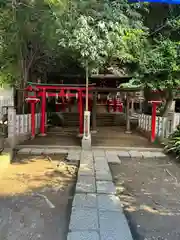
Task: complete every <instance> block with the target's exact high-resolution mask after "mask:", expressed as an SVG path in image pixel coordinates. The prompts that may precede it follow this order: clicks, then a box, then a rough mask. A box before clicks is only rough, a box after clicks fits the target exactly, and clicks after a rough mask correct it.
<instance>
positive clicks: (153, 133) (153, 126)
mask: <svg viewBox="0 0 180 240" xmlns="http://www.w3.org/2000/svg"><path fill="white" fill-rule="evenodd" d="M150 103H151V104H152V117H151V142H155V140H156V109H157V105H158V104H160V103H161V101H150Z"/></svg>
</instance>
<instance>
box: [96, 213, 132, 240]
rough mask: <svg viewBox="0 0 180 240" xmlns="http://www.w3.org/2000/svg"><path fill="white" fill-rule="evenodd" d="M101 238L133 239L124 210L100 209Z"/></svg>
mask: <svg viewBox="0 0 180 240" xmlns="http://www.w3.org/2000/svg"><path fill="white" fill-rule="evenodd" d="M99 224H100V237H101V240H107V239H108V240H110V239H112V240H119V239H121V240H133V238H132V235H131V232H130V229H129V226H128V223H127V220H126V218H125V216H124V214H123V213H122V212H115V211H114V212H110V211H99Z"/></svg>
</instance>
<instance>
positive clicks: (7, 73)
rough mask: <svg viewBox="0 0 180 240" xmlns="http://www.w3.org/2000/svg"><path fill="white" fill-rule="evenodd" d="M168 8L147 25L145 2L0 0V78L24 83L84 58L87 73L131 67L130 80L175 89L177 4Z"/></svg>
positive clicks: (178, 66)
mask: <svg viewBox="0 0 180 240" xmlns="http://www.w3.org/2000/svg"><path fill="white" fill-rule="evenodd" d="M154 8H156V6H155V7H154ZM169 9H170V10H169V11H168V12H167V13H166V16H165V17H163V24H164V26H165V27H160V28H159V25H158V24H159V19H157V21H156V20H154V19H152V20H154V26H153V27H150V26H148V25H147V24H145V21H144V20H145V19H146V20H147V19H148V18H151V8H150V7H149V4H142V3H136V4H129V3H128V1H127V0H121V1H116V0H115V1H110V0H102V1H97V0H81V1H79V0H68V1H66V0H31V1H27V0H18V1H12V0H6V1H5V0H1V1H0V82H9V83H17V84H19V83H20V84H21V85H22V86H24V84H25V83H26V81H27V80H28V79H29V78H33V75H35V78H36V77H37V75H40V76H43V77H44V74H45V72H48V71H56V70H59V69H64V68H66V69H68V67H69V66H70V63H72V64H74V65H77V66H79V67H82V68H85V65H86V62H88V64H89V69H90V71H91V72H97V73H98V72H105V71H106V70H107V69H109V68H112V69H117V70H118V71H119V72H121V70H122V69H125V70H127V71H126V72H131V75H133V76H134V78H133V79H132V80H131V82H130V83H129V84H130V85H134V84H136V85H143V86H146V87H150V88H154V89H157V88H158V89H159V88H160V89H163V88H165V87H166V88H169V89H170V88H175V87H177V86H178V85H179V83H180V82H179V81H180V77H179V72H180V60H179V50H180V44H179V41H180V38H179V29H180V18H178V17H177V16H178V15H179V13H180V7H178V6H176V7H174V6H173V7H172V6H171V7H170V8H169ZM157 18H158V17H157ZM159 18H162V17H161V16H160V17H159ZM160 22H161V21H160ZM158 29H159V30H158ZM68 64H69V65H68ZM68 70H69V69H68ZM30 80H32V79H30Z"/></svg>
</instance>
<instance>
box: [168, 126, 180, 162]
mask: <svg viewBox="0 0 180 240" xmlns="http://www.w3.org/2000/svg"><path fill="white" fill-rule="evenodd" d="M164 150H165V152H167V153H172V154H175V155H176V156H177V158H179V159H180V125H179V126H178V127H177V130H176V131H175V132H174V133H172V134H171V135H170V136H169V138H168V142H167V144H166V146H165V148H164Z"/></svg>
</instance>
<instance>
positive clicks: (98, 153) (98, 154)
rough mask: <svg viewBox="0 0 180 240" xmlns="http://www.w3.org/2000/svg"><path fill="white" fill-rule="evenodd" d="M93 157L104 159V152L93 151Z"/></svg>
mask: <svg viewBox="0 0 180 240" xmlns="http://www.w3.org/2000/svg"><path fill="white" fill-rule="evenodd" d="M93 155H94V157H105V151H104V150H94V151H93Z"/></svg>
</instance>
